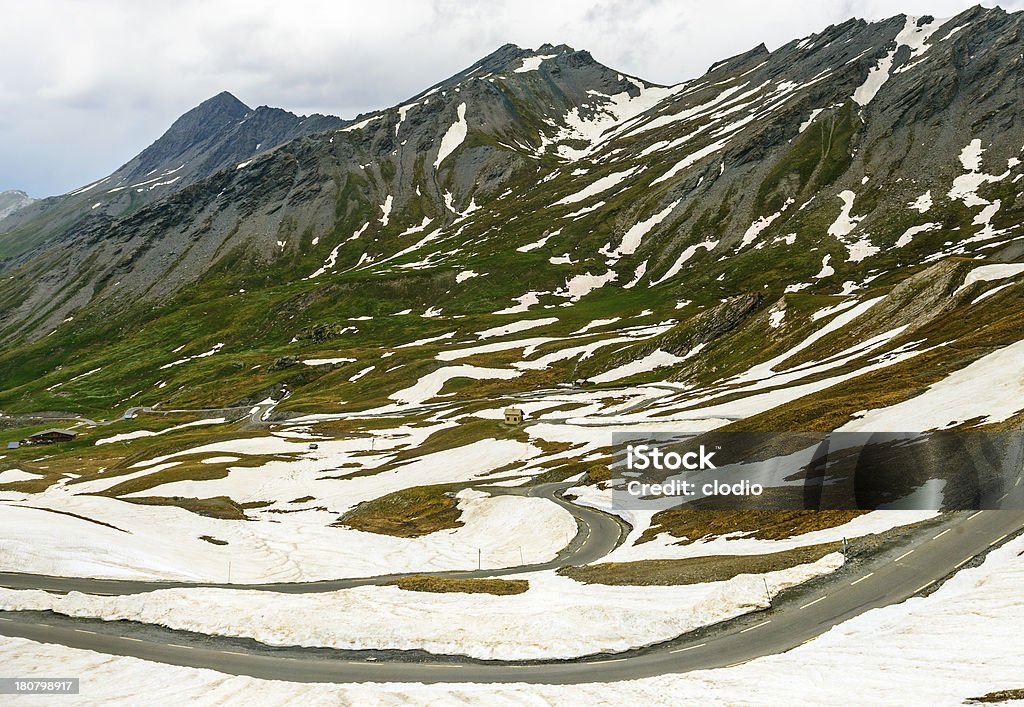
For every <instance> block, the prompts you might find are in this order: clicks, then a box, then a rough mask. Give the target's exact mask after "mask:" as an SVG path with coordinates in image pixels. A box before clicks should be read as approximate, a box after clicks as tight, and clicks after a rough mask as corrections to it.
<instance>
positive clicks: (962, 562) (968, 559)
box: [953, 557, 974, 570]
mask: <svg viewBox="0 0 1024 707" xmlns="http://www.w3.org/2000/svg"><path fill="white" fill-rule="evenodd" d="M973 559H974V558H973V557H968V558H967V559H965V560H960V562H958V563H957V565H956V567H954V568H953V569H957V570H958V569H960V568H961V567H963V566H964V565H966V564H967V563H968V562H970V561H971V560H973Z"/></svg>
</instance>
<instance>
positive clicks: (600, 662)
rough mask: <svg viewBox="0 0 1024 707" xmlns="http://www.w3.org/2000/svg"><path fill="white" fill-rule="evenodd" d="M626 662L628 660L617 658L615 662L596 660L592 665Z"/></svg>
mask: <svg viewBox="0 0 1024 707" xmlns="http://www.w3.org/2000/svg"><path fill="white" fill-rule="evenodd" d="M624 660H627V658H615V659H614V660H595V661H594V662H593V663H591V665H602V664H604V663H621V662H622V661H624Z"/></svg>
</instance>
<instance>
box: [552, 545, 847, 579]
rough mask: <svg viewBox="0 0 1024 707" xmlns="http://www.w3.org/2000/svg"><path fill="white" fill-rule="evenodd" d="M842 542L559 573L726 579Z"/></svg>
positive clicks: (786, 564)
mask: <svg viewBox="0 0 1024 707" xmlns="http://www.w3.org/2000/svg"><path fill="white" fill-rule="evenodd" d="M840 547H841V545H840V544H839V543H824V544H822V545H810V546H808V547H800V548H795V549H793V550H786V551H784V552H773V553H771V554H768V555H709V556H707V557H689V558H686V559H681V560H638V561H636V562H605V563H602V564H597V565H585V566H583V567H563V568H561V569H560V570H558V574H560V575H562V576H565V577H569V578H570V579H575V580H576V581H577V582H583V583H585V584H610V585H616V586H649V585H657V586H669V585H682V584H701V583H705V582H723V581H725V580H728V579H732V578H733V577H735V576H736V575H740V574H763V573H765V572H776V571H778V570H785V569H789V568H790V567H796V566H797V565H805V564H808V563H811V562H816V561H817V560H820V559H821V558H822V557H824V556H825V555H827V554H829V553H830V552H837V551H838V550H839V549H840Z"/></svg>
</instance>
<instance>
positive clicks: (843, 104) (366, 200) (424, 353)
mask: <svg viewBox="0 0 1024 707" xmlns="http://www.w3.org/2000/svg"><path fill="white" fill-rule="evenodd" d="M1022 17H1024V15H1022V14H1021V13H1015V14H1007V13H1005V12H1003V11H1001V10H984V9H981V8H975V9H972V10H970V11H968V12H966V13H963V14H962V15H960V16H958V17H956V18H952V19H949V20H945V21H939V20H935V19H934V18H930V17H924V18H907V17H905V16H898V17H894V18H892V19H890V20H886V21H884V22H880V23H874V24H868V23H865V22H862V21H858V20H851V21H849V22H846V23H843V24H841V25H837V26H834V27H830V28H828V29H826V30H825V31H823V32H822V33H819V34H816V35H812V36H811V37H807V38H805V39H803V40H799V41H796V40H795V41H793V42H790V43H789V44H787V45H785V46H783V47H780V48H779V49H777V50H776V51H774V52H768V51H767V50H766V49H765V48H764V47H758V48H755V49H754V50H751V51H750V52H747V53H744V54H742V55H739V56H737V57H734V58H731V59H728V60H725V61H722V62H719V63H717V64H715V65H714V66H713V67H711V69H710V70H709V71H708V73H707V74H705V75H704V76H702V77H700V78H698V79H695V80H692V81H689V82H686V83H683V84H679V85H677V86H673V87H659V86H654V85H652V84H649V83H646V82H644V81H642V80H640V79H635V78H632V77H628V76H624V75H622V74H620V73H619V72H616V71H614V70H612V69H608V68H607V67H604V66H601V65H600V64H598V63H596V62H595V61H594V60H593V58H592V57H590V55H589V54H587V53H586V52H580V51H575V50H573V49H571V48H569V47H565V46H550V45H545V46H544V47H541V48H540V49H538V50H536V51H531V50H523V49H520V48H518V47H514V46H506V47H502V48H501V49H499V50H498V51H496V52H495V53H494V54H492V55H490V56H488V57H486V58H485V59H483V60H481V61H480V62H478V63H477V64H474V65H473V66H471V67H469V68H468V69H467V70H466V71H464V72H460V73H459V74H457V75H456V76H454V77H452V78H450V79H447V80H446V81H443V82H441V83H439V84H437V85H436V86H434V87H432V88H430V89H428V90H427V91H425V92H423V93H421V94H419V95H418V96H415V97H414V98H412V99H410V100H409V101H408V102H406V103H404V104H402V105H400V106H397V107H395V108H391V109H387V110H384V111H380V112H378V113H374V114H371V115H370V116H368V117H366V118H364V119H363V120H360V121H358V122H356V123H352V124H348V125H344V126H342V127H332V128H331V129H330V130H327V131H324V132H318V133H315V134H309V135H304V136H302V137H299V138H296V139H293V140H290V141H288V142H284V143H283V144H281V145H280V146H279V147H278V148H276V149H274V150H271V151H269V152H266V153H264V154H260V155H258V156H256V157H255V158H253V159H251V160H245V161H243V162H239V163H235V162H234V160H235V159H237V154H238V153H234V152H230V150H229V151H228V153H229V154H232V155H234V157H232V158H231V160H229V161H226V164H227V165H228V166H227V168H226V169H221V170H220V171H217V172H216V173H214V174H212V175H210V176H206V177H203V178H198V177H197V178H196V179H195V180H194V181H193V182H192V183H191V184H190V185H188V186H186V187H183V188H181V189H179V190H177V191H176V192H174V193H173V194H170V195H168V196H166V197H164V198H162V199H159V200H157V201H154V202H152V203H148V204H146V205H144V206H141V207H140V208H138V209H137V210H135V211H133V212H132V213H130V214H126V215H123V216H119V217H114V216H112V215H109V214H97V215H95V216H89V217H86V218H84V219H83V220H82V221H80V222H78V223H77V224H76V225H75V227H74V228H70V229H67V230H65V231H62V232H59V233H56V232H55V233H54V235H53V237H52V239H51V240H49V241H47V242H46V243H45V244H40V245H37V246H36V247H34V249H32V250H31V251H26V252H24V253H23V254H22V255H20V256H18V257H17V258H16V259H14V260H13V261H9V263H8V266H7V268H8V269H7V272H6V273H5V274H6V275H7V276H8V279H6V280H4V281H3V282H2V283H0V336H2V337H3V338H4V340H5V341H6V342H7V345H6V347H5V350H4V351H3V353H2V354H0V371H2V372H3V373H4V380H5V381H7V386H8V387H7V389H6V390H5V391H3V392H0V405H2V406H4V408H5V409H11V410H15V409H20V410H25V411H28V410H39V409H51V410H52V409H81V410H90V411H91V410H106V409H110V408H114V409H120V408H124V407H125V406H127V405H131V404H135V403H144V404H151V403H153V402H159V403H160V404H162V405H174V406H180V407H216V406H219V405H225V404H229V403H236V402H239V401H243V402H245V401H254V400H260V399H262V398H263V397H266V394H267V392H268V391H272V390H277V391H283V390H285V389H287V390H288V391H289V395H290V397H289V399H288V402H287V404H285V405H283V406H282V407H281V408H280V409H279V410H280V413H279V414H283V413H284V411H285V410H286V409H291V410H292V411H307V412H314V411H322V410H323V409H325V408H326V409H328V410H332V411H333V410H337V409H338V406H339V405H341V407H342V409H364V408H367V407H371V406H374V405H389V404H391V403H389V401H393V400H396V399H399V400H413V399H417V400H418V399H419V393H415V394H414V393H409V392H403V391H409V390H419V389H418V388H416V385H418V383H417V382H418V381H421V380H423V379H425V378H424V377H426V376H431V375H435V374H436V375H439V376H443V375H447V374H443V373H437V372H438V371H442V372H443V371H444V369H445V368H446V367H449V366H451V365H453V364H452V362H456V364H457V365H459V366H462V365H466V366H478V367H483V368H486V369H488V370H491V371H501V375H497V374H493V375H492V374H488V375H491V376H492V378H493V380H492V381H491V382H487V383H481V384H478V385H476V387H475V388H474V393H476V394H483V395H490V396H494V397H500V396H503V395H507V394H510V393H512V392H515V391H528V390H534V389H537V388H541V387H549V386H551V385H554V384H556V383H567V382H570V381H573V380H576V379H579V378H591V379H592V380H593V381H594V382H596V383H597V384H599V385H604V386H607V387H610V388H615V387H617V386H621V385H623V384H625V383H653V382H659V381H666V380H667V381H670V382H672V383H673V384H674V385H678V386H681V388H679V392H676V393H673V394H672V395H671V396H669V398H666V399H665V400H662V401H661V403H659V404H663V409H662V412H663V413H664V414H665V415H669V416H671V415H681V416H682V419H687V418H688V415H689V413H688V412H687V411H688V410H691V409H692V410H698V409H703V407H709V408H711V409H712V410H716V409H720V410H721V411H722V414H723V415H725V416H726V417H727V418H730V419H731V418H739V417H744V418H750V419H754V420H760V421H761V422H763V421H764V420H763V419H761V418H757V417H756V416H757V415H762V414H764V415H774V416H775V419H787V420H789V421H790V422H791V423H792V424H794V425H801V424H810V423H813V422H815V421H820V420H822V419H828V420H830V421H831V422H833V423H835V424H836V425H839V424H843V423H845V422H846V421H848V420H849V419H850V418H851V415H852V414H853V413H855V412H857V411H859V410H864V409H869V408H871V407H873V406H875V405H880V404H882V403H883V402H884V401H892V400H895V399H897V398H900V397H902V396H910V395H912V394H914V393H915V392H921V391H922V390H924V389H925V388H927V386H929V385H932V384H933V383H935V382H936V381H938V380H940V379H941V377H942V376H943V375H945V374H947V373H949V372H952V371H955V370H957V369H959V368H962V367H964V366H966V365H968V364H970V363H971V362H972V361H974V360H977V359H980V358H982V357H983V356H984V355H986V354H987V353H990V352H991V351H992V350H994V349H996V348H999V347H1000V346H1006V345H1009V344H1012V343H1014V342H1016V341H1018V340H1019V338H1020V336H1021V335H1022V334H1024V332H1021V331H1020V330H1019V325H1017V324H1016V323H1015V319H1014V318H1013V317H1012V314H1011V313H1012V310H1013V306H1012V303H1013V302H1016V301H1017V300H1018V298H1019V296H1020V294H1019V288H1018V285H1017V282H1018V281H1017V280H1016V279H1015V278H1016V277H1017V276H1018V275H1019V274H1020V270H1021V268H1020V267H1018V265H1017V263H1016V262H1015V261H1017V260H1020V253H1021V249H1020V241H1019V240H1018V239H1019V238H1020V237H1021V235H1022V234H1021V233H1020V223H1021V220H1022V219H1021V206H1022V201H1021V179H1022V174H1024V172H1022V169H1021V162H1020V159H1021V155H1020V153H1021V141H1020V139H1019V135H1020V134H1021V130H1020V122H1021V117H1022V113H1021V111H1022V109H1024V106H1022V104H1021V101H1020V96H1019V92H1018V91H1017V90H1016V82H1017V78H1016V77H1017V76H1018V75H1019V73H1020V68H1021V61H1022V60H1021V53H1020V48H1021V28H1022V24H1024V23H1022ZM208 108H210V107H209V106H208ZM210 109H211V110H213V112H214V114H215V115H217V116H224V120H225V121H229V122H230V121H231V120H235V119H236V118H237V115H238V114H239V112H240V111H241V107H239V106H237V105H235V103H233V102H232V101H231V100H229V99H227V98H218V99H217V100H215V102H214V104H213V107H212V108H210ZM204 110H205V109H204ZM250 119H251V118H250ZM182 120H183V121H184V122H183V123H180V124H179V123H176V126H177V127H175V128H172V130H171V131H170V132H169V135H170V137H169V138H168V142H167V143H166V144H164V145H161V146H160V147H159V149H156V146H154V151H153V152H152V153H150V154H149V155H146V156H145V158H143V156H142V155H140V157H139V158H137V160H135V161H133V163H130V164H129V165H127V166H126V167H125V169H128V170H129V173H131V174H136V173H138V172H140V171H142V170H145V169H146V168H150V169H152V165H155V164H158V163H159V164H160V165H167V164H170V163H171V162H173V159H171V158H170V157H168V156H167V155H170V154H181V151H182V150H188V149H192V147H189V146H195V145H200V144H205V143H203V141H202V139H201V136H200V137H197V136H195V135H194V132H195V125H194V124H193V121H191V120H185V119H184V118H183V119H182ZM201 122H202V121H201ZM197 140H198V142H197ZM223 144H225V145H231V144H234V143H233V142H230V141H228V142H224V143H223ZM196 149H197V153H196V154H197V155H198V154H200V153H201V154H202V155H203V156H204V157H205V156H207V155H212V154H215V153H216V150H211V149H210V148H203V149H202V150H200V149H199V148H198V147H197V148H196ZM225 149H227V148H225ZM145 154H146V153H144V155H145ZM169 159H170V160H171V162H168V160H169ZM197 159H198V157H197ZM210 159H214V157H210ZM217 159H220V158H217ZM225 160H226V158H225ZM210 164H213V162H211V163H210ZM218 164H219V163H218ZM210 169H213V167H210ZM141 176H145V174H142V175H141ZM868 311H870V312H871V315H870V316H866V313H867V312H868ZM396 313H403V314H400V315H396ZM418 315H421V316H418ZM853 315H856V316H853ZM502 327H509V329H508V333H507V334H505V335H496V336H500V337H501V338H498V339H497V341H491V339H492V338H493V337H492V336H491V335H488V336H483V335H482V334H481V332H485V331H490V330H492V329H494V330H496V331H504V329H502ZM516 331H528V332H529V333H527V334H522V335H517V336H514V337H513V339H512V340H507V339H508V337H509V336H512V335H513V334H514V333H515V332H516ZM420 340H423V341H422V342H421V343H416V342H417V341H420ZM519 341H525V342H526V343H523V344H521V345H520V343H519ZM954 342H955V343H954ZM412 344H415V345H412ZM406 345H410V346H409V347H408V348H403V347H406ZM182 347H183V348H182ZM208 352H212V353H208ZM384 354H389V355H390V356H393V357H394V358H393V359H392V361H393V363H390V365H388V366H386V367H385V366H383V365H382V364H379V363H372V362H374V361H376V360H377V359H378V358H379V357H380V356H382V355H384ZM182 357H186V358H187V357H194V358H188V363H187V365H186V364H178V363H175V361H177V360H178V359H179V358H182ZM779 357H781V358H779ZM303 359H306V360H310V361H314V362H316V361H322V362H324V363H320V364H311V365H296V362H297V361H301V360H303ZM353 359H354V360H353ZM776 359H778V360H776ZM912 359H914V360H912ZM922 361H927V362H929V367H928V369H927V370H928V371H929V373H928V374H927V375H924V374H923V373H921V371H920V369H919V366H920V365H921V362H922ZM371 365H372V366H373V367H374V369H375V370H374V372H373V373H372V374H365V373H364V374H362V375H359V374H360V372H361V371H364V370H366V369H367V367H368V366H371ZM882 369H886V370H885V375H889V376H892V378H891V380H890V381H889V382H886V380H885V378H884V376H883V375H882V373H881V371H882ZM91 372H94V373H91ZM84 374H89V375H88V377H87V378H84V379H78V378H76V377H77V376H81V375H84ZM208 380H216V381H217V385H215V386H210V385H207V384H206V381H208ZM854 380H856V381H857V383H856V385H855V384H854V383H851V382H850V381H854ZM769 381H775V382H772V383H769ZM840 384H842V385H844V386H846V387H851V386H853V387H855V388H856V390H857V391H858V392H856V394H854V393H851V394H850V396H849V400H848V403H844V404H842V405H839V404H837V405H836V406H835V409H834V410H832V411H830V414H829V416H827V417H826V418H823V417H822V409H821V408H822V404H823V403H822V396H823V395H824V393H823V392H822V391H825V390H829V391H830V392H829V395H830V396H831V397H832V399H838V398H839V395H838V393H837V391H835V390H833V389H832V388H831V387H832V386H835V385H840ZM694 386H698V387H697V388H696V390H697V391H698V392H694V390H690V389H691V388H693V387H694ZM776 389H777V390H776ZM442 390H447V391H448V392H449V393H454V394H456V395H462V394H463V393H461V392H460V391H462V389H461V388H460V387H458V386H456V387H455V388H445V384H444V383H442V384H441V388H439V389H438V390H437V391H435V393H440V392H441V391H442ZM687 390H689V392H684V391H687ZM766 390H767V391H768V392H769V393H771V395H769V396H768V397H767V398H764V400H763V401H762V402H759V403H756V404H754V403H751V404H749V405H746V407H744V406H742V405H740V406H739V407H737V406H736V405H735V404H734V401H736V400H740V399H744V398H746V397H749V396H752V395H753V396H755V397H756V396H757V395H760V394H761V393H762V392H764V391H766ZM76 391H78V392H77V393H76ZM395 396H398V397H397V398H396V397H395ZM773 396H774V397H773ZM428 399H429V398H428ZM339 400H342V401H345V402H344V403H343V404H342V403H338V401H339ZM872 401H874V402H872ZM766 406H767V407H766ZM779 406H782V407H783V408H785V409H786V410H788V412H782V411H781V410H782V408H780V407H779ZM776 408H778V409H776ZM702 414H703V413H702ZM752 415H753V416H755V417H751V416H752Z"/></svg>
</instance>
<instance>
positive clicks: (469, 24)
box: [0, 0, 1024, 196]
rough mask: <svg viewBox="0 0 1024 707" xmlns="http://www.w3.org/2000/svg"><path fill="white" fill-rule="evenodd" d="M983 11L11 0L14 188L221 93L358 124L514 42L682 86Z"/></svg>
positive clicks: (8, 173) (0, 111)
mask: <svg viewBox="0 0 1024 707" xmlns="http://www.w3.org/2000/svg"><path fill="white" fill-rule="evenodd" d="M974 4H977V3H976V2H974V1H973V0H889V1H886V0H817V1H814V2H811V1H808V0H771V1H770V2H768V1H766V0H710V1H708V0H700V1H697V0H632V1H612V0H589V1H577V0H516V1H514V2H506V1H503V0H502V1H499V0H494V1H491V2H473V1H472V0H462V1H454V0H433V1H428V0H384V1H378V2H352V1H351V0H334V1H330V0H322V1H321V0H292V1H291V2H280V1H279V0H277V1H274V2H270V1H268V0H177V1H176V2H171V3H151V2H138V0H95V1H93V2H77V1H75V0H33V2H17V1H15V0H4V1H3V3H2V4H0V8H2V14H0V17H2V21H3V25H2V28H3V29H2V37H3V41H2V42H0V62H2V64H0V191H3V190H5V189H22V190H25V191H28V192H29V193H30V194H31V195H33V196H46V195H50V194H56V193H62V192H65V191H68V190H70V189H72V188H74V187H77V186H80V185H82V184H85V183H87V182H89V181H92V180H94V179H95V178H98V177H100V176H103V175H105V174H108V173H110V172H112V171H113V170H114V169H116V168H117V167H118V166H120V165H121V164H122V163H124V162H126V161H127V160H128V159H129V158H130V157H131V156H132V155H134V154H136V153H137V152H139V151H140V150H141V149H143V148H144V147H146V146H147V145H148V144H150V143H151V142H152V141H153V140H155V139H156V138H157V137H159V136H160V134H161V133H162V132H163V131H164V130H165V129H166V128H167V126H168V125H170V123H171V122H172V121H173V120H174V119H175V118H176V117H177V116H178V115H180V114H181V113H183V112H185V111H186V110H188V109H189V108H191V107H193V106H195V105H196V104H197V103H199V102H201V101H203V100H205V99H206V98H209V97H210V96H212V95H214V94H216V93H218V92H220V91H222V90H228V91H231V92H232V93H234V94H235V95H236V96H238V97H239V98H240V99H241V100H242V101H244V102H245V103H246V104H248V105H250V106H253V107H255V106H259V105H263V104H266V105H273V106H280V107H282V108H286V109H288V110H291V111H293V112H296V113H311V112H321V113H331V114H334V115H340V116H342V117H352V116H354V115H356V114H357V113H359V112H362V111H368V110H373V109H376V108H382V107H387V106H390V105H394V104H395V103H397V102H399V101H401V100H402V99H404V98H406V97H408V96H411V95H413V94H415V93H417V92H418V91H420V90H421V89H423V88H426V87H427V86H429V85H430V84H433V83H436V82H437V81H439V80H441V79H443V78H445V77H447V76H449V75H451V74H453V73H455V72H457V71H459V70H460V69H462V68H465V67H467V66H469V65H471V64H472V63H474V62H475V61H476V60H477V59H478V58H480V57H481V56H483V55H485V54H487V53H489V52H491V51H493V50H494V49H495V48H497V47H498V46H500V45H502V44H504V43H506V42H514V43H516V44H519V45H520V46H524V47H537V46H539V45H540V44H543V43H545V42H550V43H552V44H559V43H566V44H570V45H572V46H573V47H575V48H577V49H587V50H589V51H590V52H591V53H592V54H593V55H594V57H595V58H596V59H597V60H598V61H600V62H602V63H604V64H607V65H608V66H611V67H614V68H616V69H619V70H621V71H624V72H626V73H629V74H633V75H636V76H641V77H643V78H645V79H647V80H649V81H654V82H658V83H665V84H671V83H677V82H679V81H683V80H685V79H688V78H692V77H694V76H697V75H699V74H701V73H703V72H704V71H705V70H706V69H707V67H708V66H709V65H710V64H711V63H713V62H715V61H717V60H718V59H722V58H725V57H727V56H732V55H734V54H738V53H740V52H742V51H745V50H747V49H749V48H751V47H754V46H756V45H757V44H759V43H760V42H764V43H765V44H766V45H767V46H768V48H769V49H774V48H776V47H778V46H780V45H782V44H784V43H786V42H787V41H789V40H790V39H794V38H798V37H803V36H806V35H808V34H811V33H813V32H817V31H820V30H821V29H823V28H825V27H826V26H828V25H830V24H833V23H837V22H842V21H844V20H846V19H848V18H850V17H862V18H864V19H868V20H877V19H882V18H885V17H889V16H892V15H895V14H899V13H900V12H906V13H908V14H914V15H921V14H932V15H935V16H936V17H945V16H950V15H954V14H957V13H958V12H960V11H962V10H964V9H966V8H968V7H970V6H971V5H974ZM982 4H983V5H986V6H992V5H995V4H997V3H992V2H983V3H982ZM998 4H999V5H1000V6H1002V7H1003V8H1005V9H1007V10H1008V11H1012V10H1019V9H1022V8H1024V0H1004V1H1003V2H1000V3H998Z"/></svg>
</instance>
